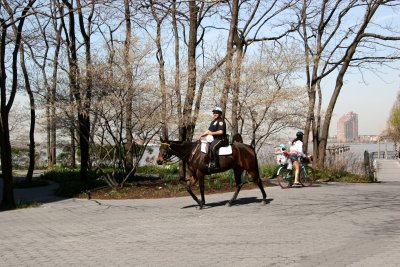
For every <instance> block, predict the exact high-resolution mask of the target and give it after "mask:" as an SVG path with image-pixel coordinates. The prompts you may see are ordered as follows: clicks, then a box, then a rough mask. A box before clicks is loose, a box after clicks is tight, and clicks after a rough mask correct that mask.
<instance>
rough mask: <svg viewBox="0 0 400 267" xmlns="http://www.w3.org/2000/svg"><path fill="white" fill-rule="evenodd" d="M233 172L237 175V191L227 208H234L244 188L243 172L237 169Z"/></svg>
mask: <svg viewBox="0 0 400 267" xmlns="http://www.w3.org/2000/svg"><path fill="white" fill-rule="evenodd" d="M233 172H234V175H235V183H236V191H235V193H234V194H233V196H232V198H231V200H229V202H228V203H226V206H229V207H230V206H232V204H233V202H235V200H236V198H237V196H238V195H239V192H240V189H241V188H242V186H243V183H242V173H243V170H241V169H235V170H233Z"/></svg>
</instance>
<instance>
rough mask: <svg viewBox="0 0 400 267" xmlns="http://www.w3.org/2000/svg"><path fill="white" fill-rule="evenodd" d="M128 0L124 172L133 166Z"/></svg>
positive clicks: (128, 171) (125, 56) (130, 33)
mask: <svg viewBox="0 0 400 267" xmlns="http://www.w3.org/2000/svg"><path fill="white" fill-rule="evenodd" d="M129 3H130V1H129V0H124V6H125V21H126V30H125V44H124V67H125V79H126V88H127V90H128V91H127V97H126V106H125V113H126V115H125V127H126V158H125V166H126V170H125V171H126V173H130V171H131V170H132V168H133V151H132V149H133V133H132V101H133V80H132V79H133V78H132V65H131V64H130V51H131V36H132V25H131V11H130V8H129Z"/></svg>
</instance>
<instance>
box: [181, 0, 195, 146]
mask: <svg viewBox="0 0 400 267" xmlns="http://www.w3.org/2000/svg"><path fill="white" fill-rule="evenodd" d="M189 13H190V14H189V37H188V38H189V45H188V85H187V92H186V99H185V105H184V107H183V113H182V116H183V121H182V122H183V128H182V130H181V132H180V134H182V135H181V140H183V141H191V139H192V136H193V131H194V125H192V124H193V122H192V118H191V115H192V106H193V102H194V94H195V91H196V47H197V13H198V7H197V6H196V1H195V0H190V1H189Z"/></svg>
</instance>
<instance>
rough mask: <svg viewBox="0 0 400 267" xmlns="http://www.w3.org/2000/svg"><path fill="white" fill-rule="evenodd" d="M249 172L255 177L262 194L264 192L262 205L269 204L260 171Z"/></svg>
mask: <svg viewBox="0 0 400 267" xmlns="http://www.w3.org/2000/svg"><path fill="white" fill-rule="evenodd" d="M249 174H250V175H251V177H252V178H253V181H254V183H255V184H256V185H258V188H260V190H261V194H262V197H263V198H262V201H261V204H262V205H265V204H267V194H266V193H265V190H264V186H263V184H262V181H261V179H260V174H259V173H258V172H249Z"/></svg>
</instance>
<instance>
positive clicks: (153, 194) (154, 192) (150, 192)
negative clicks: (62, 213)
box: [77, 180, 275, 199]
mask: <svg viewBox="0 0 400 267" xmlns="http://www.w3.org/2000/svg"><path fill="white" fill-rule="evenodd" d="M263 184H264V187H267V186H275V185H274V184H271V183H269V182H268V180H264V181H263ZM254 188H257V185H255V184H254V183H253V182H247V183H245V184H244V185H243V187H242V189H241V190H248V189H254ZM234 191H235V185H234V184H233V185H230V183H229V182H225V183H218V184H210V183H207V181H206V183H205V194H206V195H207V194H216V193H226V192H234ZM193 192H194V193H195V194H196V195H200V190H199V186H198V184H196V185H195V186H194V187H193ZM188 195H189V194H188V193H187V191H186V185H185V183H183V182H178V181H177V182H174V183H171V182H168V183H166V182H164V181H162V180H156V181H143V182H138V183H135V184H129V185H127V186H125V187H124V188H121V189H111V188H110V187H102V188H97V189H93V190H90V191H89V192H85V193H81V194H79V195H78V196H77V197H79V198H94V199H148V198H170V197H179V196H188Z"/></svg>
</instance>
